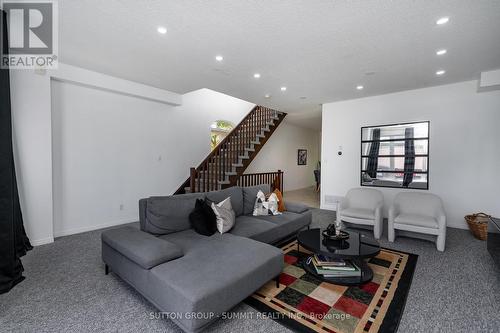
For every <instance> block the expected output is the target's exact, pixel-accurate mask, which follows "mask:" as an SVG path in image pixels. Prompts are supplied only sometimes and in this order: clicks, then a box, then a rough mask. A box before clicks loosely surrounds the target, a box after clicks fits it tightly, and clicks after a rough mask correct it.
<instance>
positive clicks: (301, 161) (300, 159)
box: [297, 149, 307, 165]
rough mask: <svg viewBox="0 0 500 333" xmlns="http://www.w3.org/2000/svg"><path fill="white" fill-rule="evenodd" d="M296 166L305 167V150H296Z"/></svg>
mask: <svg viewBox="0 0 500 333" xmlns="http://www.w3.org/2000/svg"><path fill="white" fill-rule="evenodd" d="M297 165H307V149H297Z"/></svg>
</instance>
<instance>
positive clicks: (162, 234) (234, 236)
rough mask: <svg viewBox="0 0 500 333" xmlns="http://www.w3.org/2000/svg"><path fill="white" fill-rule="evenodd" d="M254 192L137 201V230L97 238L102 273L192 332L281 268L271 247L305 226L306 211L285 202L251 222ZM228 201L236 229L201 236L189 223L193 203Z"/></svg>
mask: <svg viewBox="0 0 500 333" xmlns="http://www.w3.org/2000/svg"><path fill="white" fill-rule="evenodd" d="M258 190H263V191H264V192H267V191H269V186H268V185H260V186H255V187H249V188H241V187H231V188H228V189H225V190H221V191H216V192H207V193H193V194H185V195H176V196H168V197H151V198H148V199H141V200H140V202H139V210H140V230H139V229H137V228H134V227H130V226H127V227H120V228H115V229H110V230H107V231H105V232H103V233H102V259H103V261H104V263H105V264H106V271H107V270H108V268H110V269H111V270H112V271H113V272H114V273H115V274H117V275H118V276H120V277H121V278H122V279H123V280H124V281H126V282H127V283H129V284H130V285H131V286H133V287H134V288H135V289H136V290H137V291H138V292H140V293H141V294H142V295H143V296H144V297H145V298H147V299H148V300H149V301H150V302H151V303H153V304H154V305H155V306H156V307H157V308H158V309H159V310H160V311H162V312H167V313H169V315H168V318H170V319H172V320H173V321H174V322H175V323H176V324H177V325H178V326H179V327H180V328H182V329H183V330H184V331H186V332H198V331H201V330H203V329H204V328H205V327H206V326H208V325H209V324H210V323H212V322H213V321H214V320H216V319H217V317H218V316H220V314H221V313H223V312H224V311H228V310H230V309H231V308H232V307H234V306H235V305H237V304H238V303H239V302H241V301H242V300H244V299H245V298H247V297H248V296H250V295H251V294H252V293H253V292H255V291H256V290H258V289H259V288H260V287H261V286H262V285H264V284H265V283H267V282H268V281H269V280H272V279H273V278H277V277H278V276H279V274H280V273H281V270H282V268H283V253H282V251H281V250H280V249H279V248H277V247H275V246H272V245H270V244H274V243H277V242H279V241H281V240H283V239H286V238H289V237H290V236H294V235H295V234H296V233H297V232H298V231H299V230H300V229H303V228H304V227H308V226H309V225H310V223H311V211H310V210H309V209H308V208H307V207H306V206H304V205H301V204H295V203H290V202H287V203H286V205H287V208H288V211H286V212H284V213H283V214H282V215H276V216H252V215H251V213H252V211H253V206H254V203H255V198H256V194H257V191H258ZM205 197H207V198H209V199H210V200H212V201H214V202H219V201H222V200H224V199H225V198H227V197H231V204H232V206H233V209H234V210H235V212H236V216H237V217H236V221H235V226H234V227H233V228H232V229H231V230H230V231H229V232H228V233H224V234H220V233H216V234H214V235H212V236H203V235H200V234H198V233H196V232H195V231H194V229H192V228H191V226H190V223H189V213H190V212H191V211H192V210H193V208H194V206H195V201H196V199H199V198H205Z"/></svg>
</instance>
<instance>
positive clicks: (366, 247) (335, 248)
mask: <svg viewBox="0 0 500 333" xmlns="http://www.w3.org/2000/svg"><path fill="white" fill-rule="evenodd" d="M321 232H322V229H310V230H305V231H301V232H300V233H299V234H298V235H297V241H298V245H297V248H298V250H299V252H300V249H299V246H302V247H303V248H305V249H306V250H309V251H311V252H312V253H314V254H322V255H324V256H327V257H330V258H334V259H348V260H350V261H352V262H353V263H354V264H356V266H358V267H359V268H360V270H361V276H355V277H325V276H323V275H322V274H318V273H317V272H316V269H315V268H314V264H313V263H312V261H311V260H309V258H310V256H309V257H308V258H306V259H305V260H304V261H303V262H302V267H303V268H304V270H305V271H306V272H308V273H309V274H312V275H314V276H316V277H317V278H319V279H321V280H323V281H326V282H330V283H334V284H340V285H346V286H351V285H360V284H363V283H366V282H369V281H371V280H372V278H373V271H372V269H371V268H370V267H369V266H368V264H367V263H366V261H365V259H368V258H373V257H375V256H376V255H378V254H379V253H380V244H379V242H377V241H376V240H375V239H373V238H371V237H369V236H365V235H362V234H359V233H357V232H354V231H347V232H348V233H349V238H348V239H346V240H340V241H337V240H330V239H326V238H324V237H323V235H322V234H321Z"/></svg>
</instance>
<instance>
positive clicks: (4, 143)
mask: <svg viewBox="0 0 500 333" xmlns="http://www.w3.org/2000/svg"><path fill="white" fill-rule="evenodd" d="M2 38H3V40H2V42H3V43H2V44H3V45H8V44H7V24H6V15H5V12H4V11H3V10H2ZM4 50H5V48H4ZM10 112H11V111H10V81H9V70H8V69H0V294H2V293H5V292H8V291H9V290H10V289H12V288H13V287H14V286H15V285H16V284H18V283H19V282H21V281H22V280H23V279H24V277H23V276H22V273H23V270H24V269H23V265H22V263H21V259H20V258H21V257H22V256H23V255H25V254H26V251H28V250H31V249H32V246H31V244H30V242H29V239H28V237H27V236H26V232H25V231H24V226H23V217H22V215H21V206H20V205H19V195H18V193H17V182H16V172H15V169H14V157H13V153H12V123H11V113H10Z"/></svg>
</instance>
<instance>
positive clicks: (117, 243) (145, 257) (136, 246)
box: [101, 227, 182, 269]
mask: <svg viewBox="0 0 500 333" xmlns="http://www.w3.org/2000/svg"><path fill="white" fill-rule="evenodd" d="M101 238H102V242H103V243H105V244H107V245H109V246H110V247H111V248H113V249H115V250H116V251H118V252H120V253H121V254H123V255H124V256H125V257H127V258H128V259H130V260H132V261H133V262H135V263H136V264H138V265H139V266H141V267H142V268H144V269H150V268H152V267H155V266H157V265H159V264H163V263H165V262H167V261H170V260H173V259H177V258H180V257H182V250H181V248H180V247H179V246H177V245H175V244H173V243H171V242H168V241H166V240H163V239H159V238H157V237H155V236H153V235H150V234H148V233H145V232H142V231H140V230H138V229H136V228H133V227H123V228H117V229H111V230H106V231H104V232H103V233H102V234H101Z"/></svg>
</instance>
